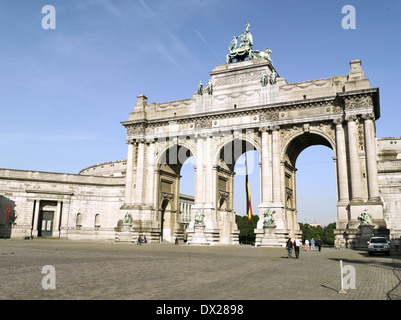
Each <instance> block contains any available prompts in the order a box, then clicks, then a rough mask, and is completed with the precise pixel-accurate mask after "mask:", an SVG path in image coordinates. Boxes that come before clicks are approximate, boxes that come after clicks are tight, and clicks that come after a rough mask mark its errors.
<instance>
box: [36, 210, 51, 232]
mask: <svg viewBox="0 0 401 320" xmlns="http://www.w3.org/2000/svg"><path fill="white" fill-rule="evenodd" d="M53 218H54V211H42V212H41V214H40V216H39V230H38V236H39V237H44V238H49V237H51V236H52V235H53Z"/></svg>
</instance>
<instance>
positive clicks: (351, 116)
mask: <svg viewBox="0 0 401 320" xmlns="http://www.w3.org/2000/svg"><path fill="white" fill-rule="evenodd" d="M357 118H358V116H357V115H348V116H345V120H346V121H348V122H350V121H355V120H356V119H357Z"/></svg>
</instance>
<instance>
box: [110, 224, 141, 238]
mask: <svg viewBox="0 0 401 320" xmlns="http://www.w3.org/2000/svg"><path fill="white" fill-rule="evenodd" d="M135 240H136V239H135V235H134V232H133V231H132V224H130V223H123V225H122V227H121V231H120V232H117V233H116V238H115V241H117V242H135Z"/></svg>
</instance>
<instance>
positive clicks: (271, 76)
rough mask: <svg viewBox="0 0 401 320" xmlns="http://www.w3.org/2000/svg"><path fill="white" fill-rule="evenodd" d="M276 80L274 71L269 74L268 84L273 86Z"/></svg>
mask: <svg viewBox="0 0 401 320" xmlns="http://www.w3.org/2000/svg"><path fill="white" fill-rule="evenodd" d="M276 78H277V72H276V70H273V71H272V73H271V74H270V83H271V84H275V83H276Z"/></svg>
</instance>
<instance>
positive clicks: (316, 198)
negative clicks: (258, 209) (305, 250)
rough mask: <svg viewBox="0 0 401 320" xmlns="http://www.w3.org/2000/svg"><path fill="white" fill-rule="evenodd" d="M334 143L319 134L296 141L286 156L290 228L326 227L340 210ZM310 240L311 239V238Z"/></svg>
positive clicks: (308, 134)
mask: <svg viewBox="0 0 401 320" xmlns="http://www.w3.org/2000/svg"><path fill="white" fill-rule="evenodd" d="M333 156H334V151H333V146H332V143H331V142H330V141H329V140H328V139H327V138H326V137H324V136H322V135H320V134H317V133H310V132H306V133H303V134H301V135H298V136H297V137H295V138H293V139H292V140H291V142H290V143H289V144H288V146H287V149H286V154H285V173H284V175H285V177H284V179H285V183H284V184H285V215H286V220H287V228H289V229H290V230H294V233H300V230H299V224H298V222H301V223H308V224H310V225H326V224H328V223H330V222H333V221H335V218H336V210H337V192H336V180H335V178H336V168H335V163H334V161H333ZM309 240H310V239H309Z"/></svg>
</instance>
